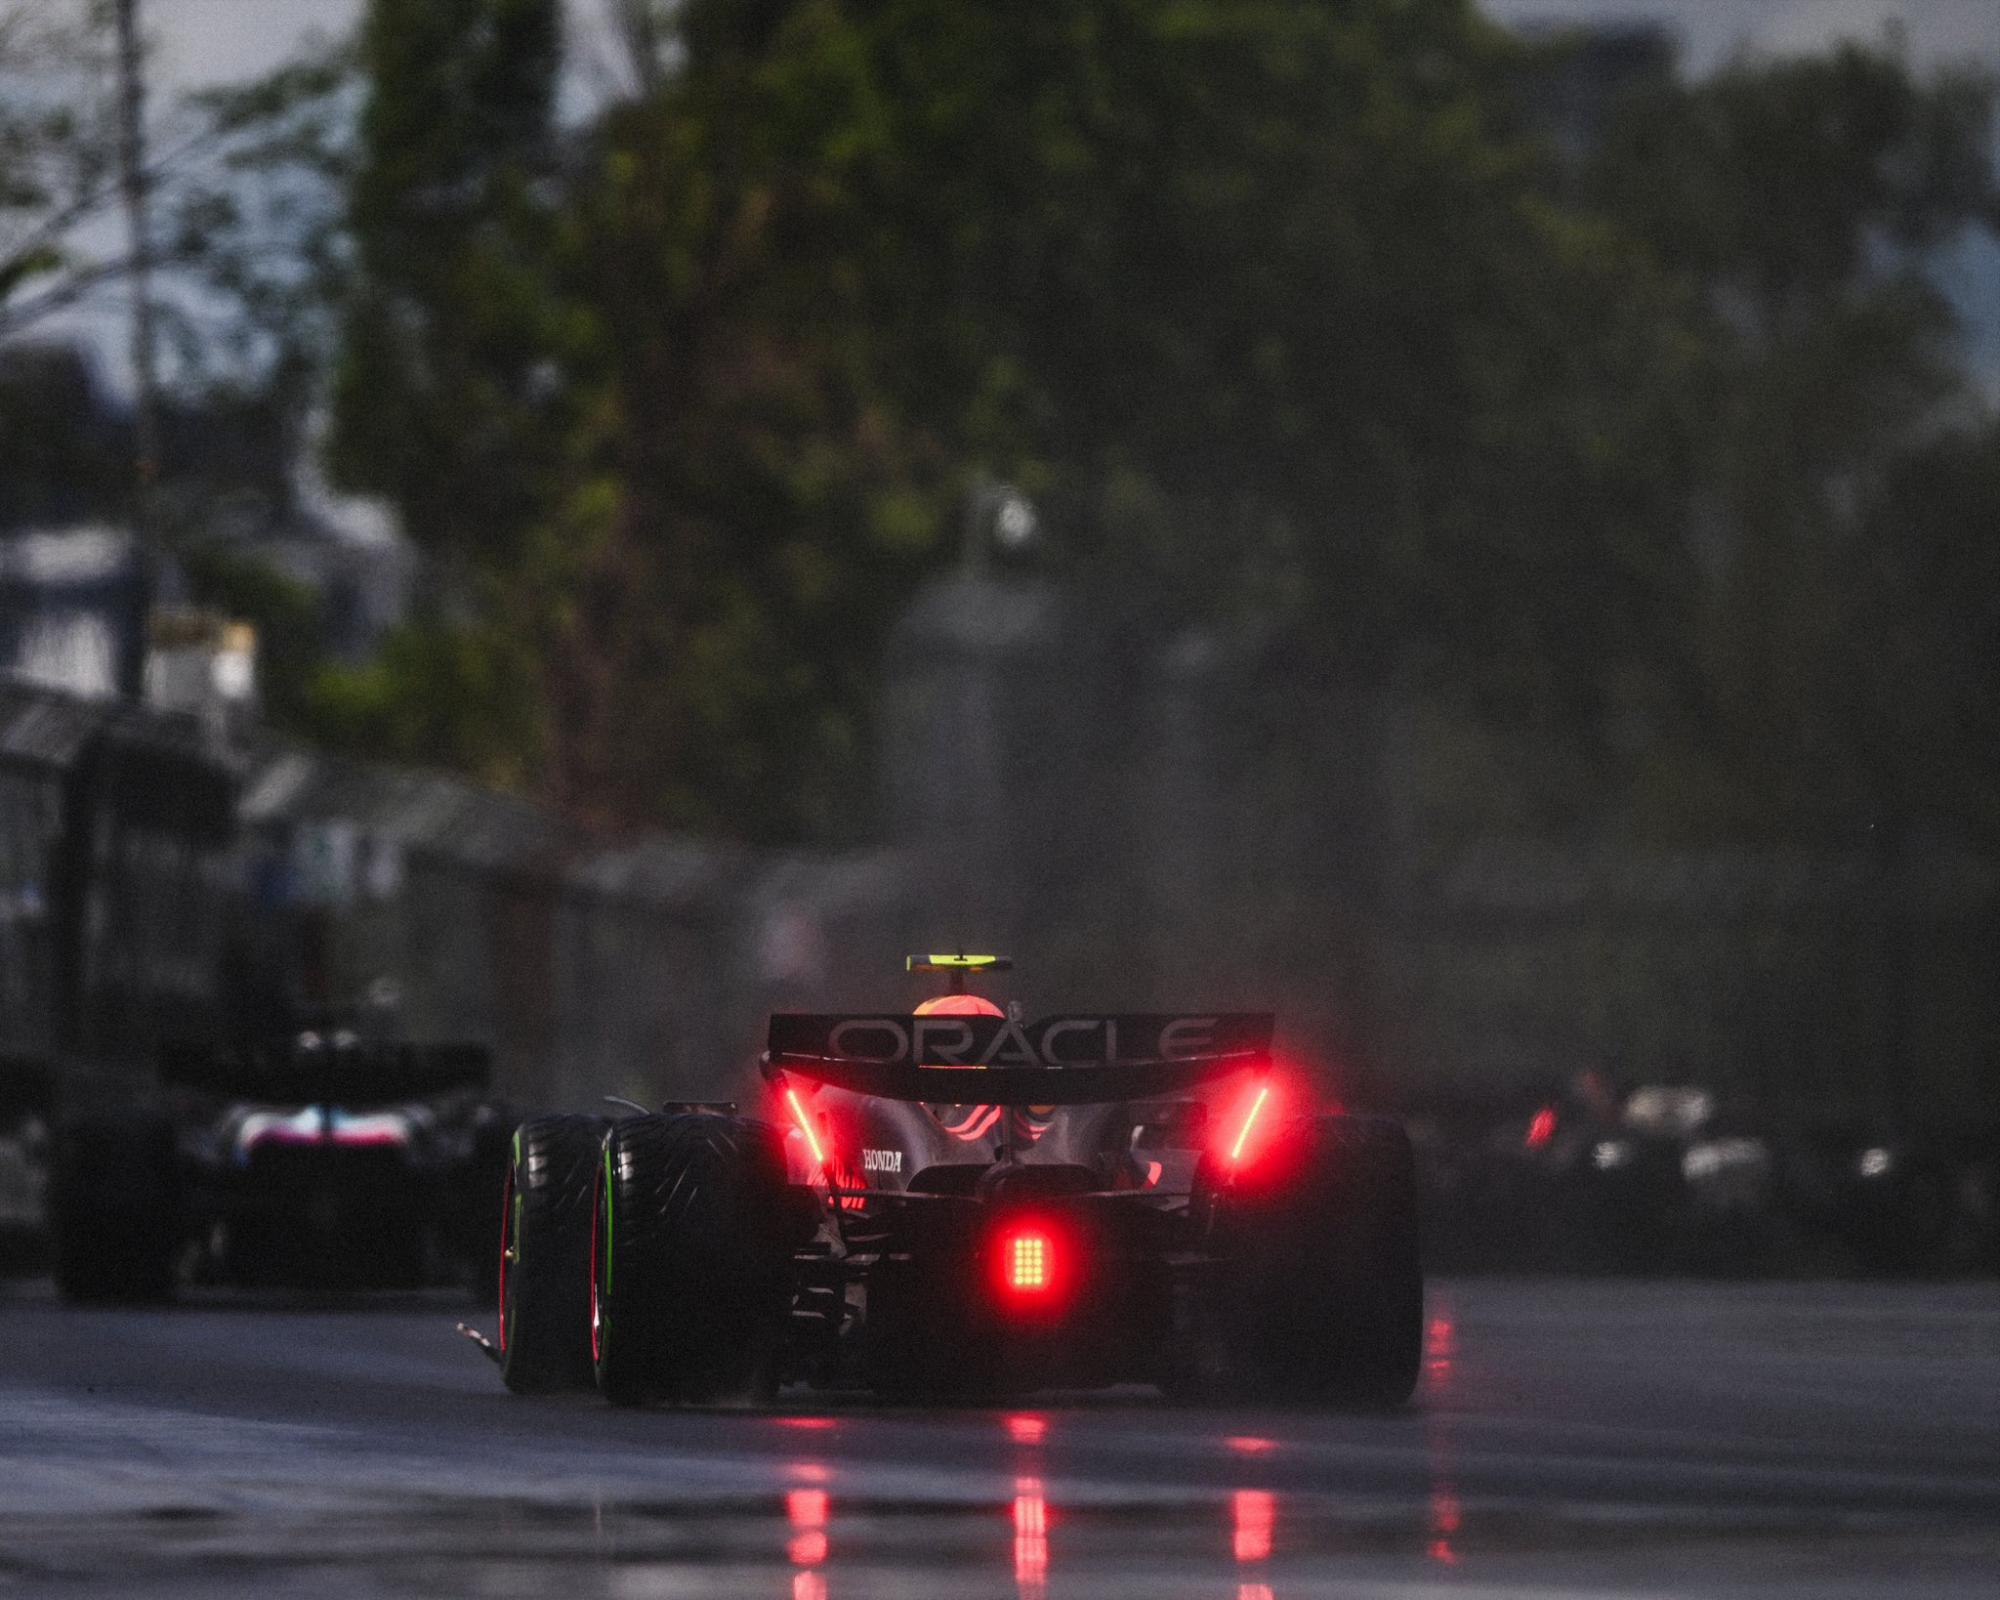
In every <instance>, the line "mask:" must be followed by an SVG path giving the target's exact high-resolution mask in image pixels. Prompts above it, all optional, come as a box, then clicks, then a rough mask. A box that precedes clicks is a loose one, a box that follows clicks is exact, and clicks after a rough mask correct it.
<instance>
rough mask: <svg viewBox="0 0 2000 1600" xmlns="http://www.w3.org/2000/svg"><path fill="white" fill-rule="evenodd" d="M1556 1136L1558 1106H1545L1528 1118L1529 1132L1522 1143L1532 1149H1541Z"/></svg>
mask: <svg viewBox="0 0 2000 1600" xmlns="http://www.w3.org/2000/svg"><path fill="white" fill-rule="evenodd" d="M1555 1136H1556V1108H1555V1107H1554V1106H1543V1107H1542V1109H1541V1110H1539V1111H1537V1112H1536V1113H1535V1114H1534V1115H1533V1116H1532V1117H1530V1118H1529V1119H1528V1133H1527V1137H1526V1138H1524V1139H1523V1140H1522V1141H1521V1143H1522V1144H1524V1145H1525V1146H1527V1148H1528V1149H1530V1150H1539V1149H1541V1147H1542V1146H1543V1145H1545V1144H1547V1143H1548V1142H1549V1141H1550V1140H1551V1139H1553V1138H1554V1137H1555Z"/></svg>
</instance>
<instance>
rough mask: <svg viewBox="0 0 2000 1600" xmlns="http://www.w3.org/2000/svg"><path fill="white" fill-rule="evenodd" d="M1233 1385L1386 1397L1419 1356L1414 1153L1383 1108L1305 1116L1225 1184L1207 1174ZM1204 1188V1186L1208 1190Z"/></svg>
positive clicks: (1294, 1393) (1268, 1393)
mask: <svg viewBox="0 0 2000 1600" xmlns="http://www.w3.org/2000/svg"><path fill="white" fill-rule="evenodd" d="M1197 1190H1198V1192H1197V1195H1196V1204H1197V1206H1200V1207H1204V1208H1205V1209H1206V1212H1207V1216H1208V1222H1209V1228H1210V1248H1211V1250H1212V1251H1213V1252H1214V1253H1215V1254H1216V1255H1217V1256H1218V1257H1219V1260H1220V1265H1219V1271H1218V1276H1217V1280H1216V1285H1215V1287H1216V1290H1217V1291H1218V1292H1217V1296H1216V1299H1215V1301H1214V1302H1213V1305H1214V1310H1213V1315H1214V1316H1215V1318H1216V1320H1217V1322H1218V1323H1219V1328H1218V1332H1219V1334H1220V1342H1221V1345H1222V1348H1223V1351H1224V1362H1223V1365H1224V1368H1225V1370H1226V1371H1227V1373H1228V1386H1229V1387H1230V1388H1232V1389H1234V1390H1235V1391H1237V1392H1239V1393H1248V1394H1252V1395H1256V1396H1260V1397H1267V1398H1283V1399H1297V1400H1316V1401H1326V1402H1333V1403H1340V1404H1349V1405H1361V1406H1374V1407H1388V1406H1398V1405H1401V1404H1403V1403H1404V1402H1405V1401H1407V1400H1408V1399H1409V1398H1410V1396H1411V1394H1412V1393H1413V1392H1414V1391H1415V1389H1416V1385H1417V1377H1418V1374H1419V1372H1420V1371H1421V1368H1422V1358H1423V1318H1424V1290H1423V1270H1422V1263H1421V1255H1420V1250H1419V1244H1418V1234H1417V1198H1416V1193H1417V1191H1416V1163H1415V1159H1414V1156H1413V1154H1412V1151H1411V1148H1410V1141H1409V1136H1408V1135H1407V1134H1406V1133H1405V1132H1404V1131H1403V1128H1402V1126H1401V1124H1399V1123H1397V1122H1395V1121H1393V1120H1392V1119H1390V1118H1386V1117H1349V1116H1334V1117H1302V1118H1299V1119H1297V1120H1295V1121H1294V1122H1292V1123H1291V1124H1290V1125H1289V1126H1288V1127H1286V1128H1285V1129H1284V1130H1283V1131H1282V1132H1281V1134H1280V1136H1279V1137H1278V1138H1277V1139H1276V1140H1274V1141H1273V1144H1272V1146H1271V1147H1270V1149H1268V1150H1267V1151H1266V1152H1265V1153H1264V1154H1263V1155H1262V1156H1260V1158H1259V1160H1258V1162H1257V1165H1256V1167H1255V1168H1254V1169H1252V1171H1250V1172H1248V1173H1245V1174H1244V1175H1243V1176H1242V1177H1241V1178H1239V1179H1238V1180H1237V1182H1236V1183H1235V1184H1234V1185H1232V1186H1228V1187H1218V1186H1216V1185H1215V1184H1214V1182H1213V1175H1212V1174H1204V1175H1203V1176H1202V1178H1201V1180H1200V1181H1198V1184H1197ZM1203 1191H1205V1192H1203Z"/></svg>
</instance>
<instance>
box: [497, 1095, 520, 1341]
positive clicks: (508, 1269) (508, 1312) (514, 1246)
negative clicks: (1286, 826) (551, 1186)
mask: <svg viewBox="0 0 2000 1600" xmlns="http://www.w3.org/2000/svg"><path fill="white" fill-rule="evenodd" d="M507 1160H508V1165H509V1167H510V1168H511V1171H510V1173H509V1180H510V1181H509V1182H508V1185H507V1187H508V1190H509V1195H510V1198H511V1200H512V1202H513V1215H512V1216H510V1217H508V1218H507V1237H506V1238H505V1239H503V1240H501V1241H500V1252H501V1255H502V1257H503V1258H504V1257H505V1256H506V1255H507V1254H508V1253H509V1252H511V1253H512V1255H513V1258H514V1259H513V1260H512V1261H508V1260H505V1259H502V1261H501V1263H500V1269H501V1271H503V1272H504V1273H506V1277H504V1278H503V1279H501V1282H502V1284H504V1285H505V1287H506V1291H507V1292H505V1293H503V1294H502V1295H501V1297H500V1321H501V1323H502V1328H501V1339H500V1343H501V1345H502V1346H503V1347H504V1348H507V1349H512V1348H513V1346H514V1328H515V1324H516V1322H517V1321H518V1320H519V1319H518V1318H517V1317H516V1315H515V1311H514V1308H515V1306H516V1305H517V1304H518V1303H519V1301H520V1298H521V1296H520V1288H519V1285H518V1284H516V1283H515V1281H514V1280H515V1277H516V1276H517V1274H518V1270H519V1268H520V1265H521V1130H520V1129H519V1128H516V1129H515V1130H514V1137H513V1139H512V1141H511V1142H510V1143H509V1145H508V1156H507Z"/></svg>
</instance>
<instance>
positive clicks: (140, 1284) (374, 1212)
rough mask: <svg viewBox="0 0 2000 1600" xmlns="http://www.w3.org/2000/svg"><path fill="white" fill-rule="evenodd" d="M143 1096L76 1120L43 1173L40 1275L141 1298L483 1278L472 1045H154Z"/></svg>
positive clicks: (96, 1295) (485, 1122)
mask: <svg viewBox="0 0 2000 1600" xmlns="http://www.w3.org/2000/svg"><path fill="white" fill-rule="evenodd" d="M160 1075H161V1086H160V1092H159V1094H158V1095H157V1096H156V1097H151V1098H149V1100H148V1101H147V1103H145V1104H143V1105H125V1106H118V1107H115V1108H111V1109H100V1110H96V1111H93V1112H90V1113H87V1114H84V1115H80V1116H73V1117H72V1118H70V1119H69V1120H68V1121H66V1122H65V1123H64V1124H63V1125H62V1126H61V1127H60V1128H59V1130H58V1132H57V1136H56V1140H55V1151H54V1161H53V1164H52V1170H51V1174H50V1183H49V1218H50V1223H51V1231H52V1233H53V1235H54V1246H55V1273H56V1285H57V1287H58V1288H59V1289H60V1290H61V1291H62V1293H63V1294H64V1295H65V1296H66V1297H67V1298H69V1299H72V1300H156V1299H163V1298H166V1297H168V1296H169V1295H171V1293H172V1292H173V1290H174V1289H175V1287H176V1286H177V1285H178V1284H179V1283H180V1282H182V1281H183V1280H184V1279H188V1278H192V1279H193V1280H195V1281H202V1282H226V1283H237V1284H246V1285H260V1286H261V1285H284V1286H288V1287H315V1288H354V1289H361V1288H396V1289H400V1288H419V1287H425V1286H430V1285H436V1284H441V1283H454V1282H464V1283H467V1284H468V1286H476V1287H479V1288H482V1289H484V1288H489V1287H492V1286H493V1285H494V1281H495V1280H494V1273H493V1269H492V1267H491V1266H490V1265H489V1263H491V1262H492V1256H491V1254H490V1249H489V1247H490V1244H491V1240H492V1232H491V1229H492V1211H491V1206H492V1203H493V1197H494V1196H495V1195H496V1194H497V1193H498V1192H499V1190H500V1187H501V1184H502V1173H503V1172H504V1170H505V1167H506V1162H507V1136H508V1131H509V1129H510V1128H511V1126H512V1124H513V1118H512V1117H511V1116H509V1115H507V1113H506V1112H505V1111H504V1110H503V1109H502V1108H501V1107H500V1106H498V1105H497V1104H495V1103H493V1102H492V1101H491V1100H489V1099H487V1098H486V1097H485V1096H484V1094H483V1092H482V1091H483V1090H484V1088H485V1085H486V1083H487V1080H488V1077H489V1075H490V1063H489V1059H488V1055H487V1052H486V1050H485V1048H484V1047H483V1046H480V1045H429V1046H419V1045H402V1044H383V1043H374V1042H369V1041H365V1040H361V1039H358V1038H356V1037H355V1036H354V1035H353V1034H351V1033H348V1032H346V1031H344V1030H337V1029H329V1030H309V1031H307V1032H304V1033H300V1034H298V1035H297V1036H296V1037H294V1038H291V1039H288V1040H286V1041H285V1042H284V1043H283V1044H281V1045H279V1046H277V1047H275V1048H271V1049H267V1050H257V1051H248V1052H241V1053H237V1052H227V1051H218V1050H213V1049H209V1048H206V1047H203V1048H169V1049H168V1050H167V1051H165V1052H164V1053H163V1056H162V1059H161V1063H160Z"/></svg>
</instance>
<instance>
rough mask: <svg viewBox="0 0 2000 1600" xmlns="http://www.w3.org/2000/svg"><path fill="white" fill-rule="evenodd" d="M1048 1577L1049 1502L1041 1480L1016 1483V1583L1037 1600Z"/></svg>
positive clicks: (1026, 1599) (1028, 1599) (1031, 1599)
mask: <svg viewBox="0 0 2000 1600" xmlns="http://www.w3.org/2000/svg"><path fill="white" fill-rule="evenodd" d="M1048 1577H1049V1503H1048V1500H1047V1499H1046V1498H1045V1497H1044V1495H1043V1494H1042V1480H1041V1479H1040V1478H1016V1479H1015V1480H1014V1583H1015V1585H1016V1586H1017V1587H1018V1588H1019V1589H1020V1591H1021V1594H1022V1595H1023V1597H1024V1600H1037V1597H1039V1596H1040V1595H1041V1594H1042V1593H1043V1592H1044V1590H1045V1588H1046V1586H1047V1583H1048Z"/></svg>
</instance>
